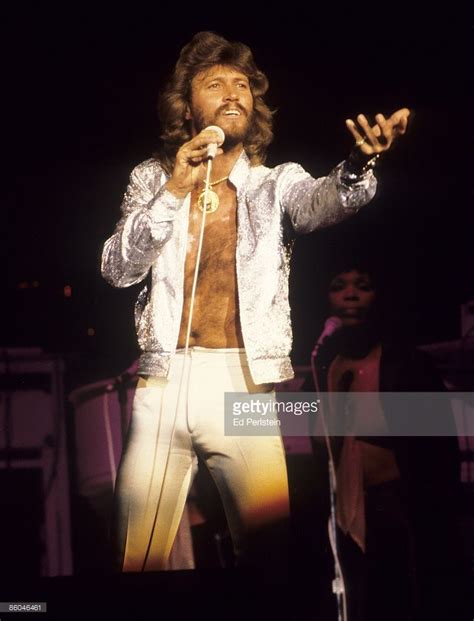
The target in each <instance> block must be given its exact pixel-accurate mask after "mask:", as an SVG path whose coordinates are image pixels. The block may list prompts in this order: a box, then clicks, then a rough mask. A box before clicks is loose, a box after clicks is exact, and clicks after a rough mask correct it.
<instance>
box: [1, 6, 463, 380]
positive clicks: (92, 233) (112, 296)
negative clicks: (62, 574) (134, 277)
mask: <svg viewBox="0 0 474 621" xmlns="http://www.w3.org/2000/svg"><path fill="white" fill-rule="evenodd" d="M252 10H253V7H251V6H247V5H246V6H244V5H241V4H235V3H232V4H229V5H218V6H217V8H215V9H214V8H209V9H207V10H206V9H205V7H204V6H202V5H200V6H199V7H198V8H197V9H196V10H195V11H193V12H190V10H189V9H187V8H184V7H182V10H181V7H176V9H174V10H171V9H170V8H169V7H168V9H166V8H165V7H161V6H157V8H156V9H155V10H154V11H153V12H147V11H146V10H145V9H144V8H143V7H142V6H140V5H135V4H134V5H133V6H127V7H125V8H122V9H119V8H118V6H114V7H113V8H112V7H110V8H108V9H105V8H103V9H100V8H98V7H92V6H90V7H88V6H86V5H84V4H81V7H80V8H77V7H72V6H70V5H69V6H64V7H63V8H61V9H59V8H57V7H56V8H52V7H49V8H48V7H46V8H45V7H44V6H41V7H39V6H38V7H37V6H33V5H27V4H22V5H21V7H19V8H17V9H15V10H11V9H10V10H9V11H5V10H4V14H3V16H2V17H3V19H2V23H3V27H2V29H3V36H2V47H3V48H4V49H3V54H2V55H3V60H4V65H5V70H6V71H5V72H4V89H3V103H4V104H6V109H5V112H4V114H3V121H4V123H3V132H2V133H3V140H2V142H3V147H2V151H3V158H2V159H3V165H2V173H3V175H2V177H3V183H2V186H3V187H2V189H3V192H2V196H1V202H2V205H3V214H4V215H3V218H2V220H3V223H4V225H5V228H4V234H3V236H2V250H3V252H4V253H5V256H4V264H6V265H7V271H6V275H5V277H4V278H3V282H2V289H3V296H2V298H3V305H2V317H3V321H2V324H1V330H2V332H1V335H0V344H1V345H2V346H30V345H35V346H40V347H43V348H44V350H45V351H50V352H57V353H61V354H64V356H65V358H66V361H67V368H68V371H69V387H72V386H73V385H79V384H81V382H82V383H84V382H89V381H94V380H96V379H99V378H102V377H106V376H108V375H112V374H114V373H117V372H119V371H121V370H124V369H125V368H126V367H127V366H128V365H129V364H130V363H131V362H132V361H133V360H134V359H135V358H136V357H137V355H138V352H137V349H136V345H135V332H134V326H133V313H132V305H133V302H134V299H135V297H136V295H137V293H138V289H139V287H132V288H131V289H127V290H114V289H113V288H111V287H110V286H109V285H108V284H107V283H105V281H103V280H102V278H101V276H100V272H99V262H100V254H101V250H102V244H103V242H104V241H105V239H106V238H107V237H108V236H110V235H111V234H112V232H113V227H114V225H115V223H116V221H117V220H118V218H119V206H120V202H121V199H122V195H123V193H124V191H125V188H126V184H127V180H128V176H129V173H130V171H131V169H132V168H133V167H134V166H135V165H136V164H138V163H139V162H140V161H142V160H144V159H146V158H148V157H149V156H150V154H151V152H152V151H153V150H154V148H155V147H156V144H157V137H158V135H159V127H158V122H157V118H156V112H155V108H156V99H157V95H158V92H159V91H160V88H161V87H162V85H163V84H164V81H165V79H166V76H167V75H168V74H169V72H170V71H171V69H172V67H173V64H174V62H175V60H176V58H177V55H178V52H179V50H180V48H181V47H182V46H183V45H184V44H185V43H186V42H187V41H188V40H189V39H190V37H191V36H192V35H193V34H194V33H195V32H197V31H199V30H214V31H216V32H218V33H219V34H222V35H224V36H226V37H227V38H230V39H238V40H242V41H244V42H245V43H247V44H248V45H249V46H250V47H251V48H252V49H253V51H254V54H255V58H256V61H257V63H258V65H259V66H260V67H261V68H262V69H263V70H264V71H265V72H266V73H267V75H268V77H269V80H270V91H269V95H268V101H269V103H270V105H271V106H272V107H274V108H277V109H278V112H277V114H276V117H275V140H274V143H273V144H272V146H271V149H270V153H269V157H268V164H269V165H275V164H278V163H281V162H284V161H290V160H291V161H297V162H299V163H301V164H302V165H303V166H304V167H305V168H306V169H307V170H309V171H310V172H311V173H312V174H313V175H315V176H320V175H323V174H326V173H327V172H329V170H330V169H331V168H332V167H333V166H334V165H335V164H337V163H338V162H339V161H341V160H342V159H343V158H344V157H345V156H346V155H347V153H348V151H349V150H350V147H351V144H352V139H351V137H350V135H349V133H348V132H347V130H346V128H345V124H344V120H345V119H346V118H349V117H352V118H354V117H355V116H356V115H357V114H358V113H359V112H364V113H366V114H369V115H374V114H375V113H376V112H379V111H380V112H383V113H385V114H390V113H391V112H393V111H394V110H395V109H397V108H400V107H404V106H406V107H409V108H410V109H411V110H412V111H413V114H412V117H411V123H410V128H409V132H408V134H407V135H406V136H405V137H404V138H403V139H402V140H400V142H399V143H398V144H397V145H396V148H394V149H393V152H391V153H390V154H388V155H387V156H386V157H385V158H384V161H383V162H382V165H381V167H380V171H379V173H378V178H379V191H378V193H377V196H376V198H375V200H374V201H373V202H372V203H371V204H370V205H368V206H367V207H366V208H364V209H363V210H362V211H361V212H360V214H359V215H358V216H357V217H356V218H353V219H351V220H350V221H348V222H346V223H343V224H341V225H339V226H337V227H334V228H332V229H330V230H326V231H318V232H316V233H314V234H311V235H308V236H305V237H302V238H300V239H298V241H297V243H296V245H295V251H294V261H293V271H292V280H291V292H292V293H291V296H292V308H293V319H294V333H295V342H294V353H293V358H294V361H295V362H296V363H300V364H301V363H302V364H307V363H308V361H309V354H310V351H311V349H312V345H313V343H314V341H315V338H316V337H317V335H318V333H319V332H320V330H321V326H322V322H323V319H324V310H323V305H322V293H321V290H322V282H323V280H324V275H325V274H326V273H327V270H328V269H329V268H330V264H331V262H332V260H333V257H334V256H337V255H338V254H339V253H341V252H346V251H347V249H348V248H353V247H356V248H357V247H363V248H370V249H371V252H372V254H373V255H374V256H375V258H376V263H377V265H378V267H379V268H380V271H381V272H382V274H383V281H384V283H385V284H386V285H387V287H386V290H387V291H388V293H389V296H388V298H387V299H388V300H389V303H388V306H387V308H389V309H391V310H392V311H393V312H392V313H391V315H392V317H395V318H396V321H395V322H394V329H396V330H398V331H399V333H400V334H403V335H405V336H407V338H409V339H411V340H413V341H415V342H416V343H420V344H421V343H430V342H435V341H441V340H449V339H456V338H459V336H460V316H459V315H460V304H461V303H463V302H466V301H467V300H469V299H473V297H474V279H473V277H472V251H471V248H472V226H473V224H474V219H473V214H472V205H471V202H472V201H471V199H472V180H471V178H472V166H471V165H470V159H471V152H472V146H471V143H472V127H471V126H472V121H471V120H470V118H471V115H472V97H471V74H472V64H471V60H470V59H471V58H472V32H473V31H472V27H471V25H470V23H469V20H468V19H467V18H464V17H463V16H462V15H461V16H459V15H458V16H457V19H455V20H454V19H452V18H451V16H450V15H449V13H448V11H445V10H443V14H442V15H440V16H435V17H434V18H433V16H431V18H424V19H423V20H420V21H419V22H417V23H414V21H413V19H412V16H411V15H410V14H409V9H407V8H406V7H404V8H403V9H402V8H401V7H398V6H393V7H391V8H390V7H388V8H386V9H384V10H383V12H380V9H379V12H375V13H374V14H372V18H373V19H372V22H371V23H369V21H368V19H367V14H368V13H369V11H368V10H367V11H366V9H364V11H366V13H364V12H363V10H362V9H361V10H360V13H357V12H354V13H353V14H348V13H347V12H346V11H345V10H344V9H343V7H341V6H339V5H338V6H337V7H336V8H334V9H330V8H327V7H321V6H317V7H316V6H312V7H310V8H306V9H302V8H298V7H297V6H296V5H294V6H292V11H291V12H290V11H288V7H285V8H284V9H283V8H282V9H280V10H276V9H271V10H270V8H268V7H267V11H268V15H267V16H266V17H259V18H256V17H255V16H254V15H252ZM262 269H264V266H262ZM66 285H69V286H70V287H71V289H72V295H71V297H65V295H64V287H65V286H66ZM395 324H396V325H395ZM88 331H89V333H88Z"/></svg>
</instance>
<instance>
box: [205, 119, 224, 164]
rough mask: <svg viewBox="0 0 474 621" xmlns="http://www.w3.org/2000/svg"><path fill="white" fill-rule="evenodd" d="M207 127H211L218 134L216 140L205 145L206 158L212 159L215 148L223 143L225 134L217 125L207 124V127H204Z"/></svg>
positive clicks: (214, 154) (215, 151)
mask: <svg viewBox="0 0 474 621" xmlns="http://www.w3.org/2000/svg"><path fill="white" fill-rule="evenodd" d="M208 129H212V130H213V131H215V132H217V133H218V134H219V140H218V142H210V143H209V144H208V145H207V153H206V159H209V160H213V159H214V158H215V157H216V153H217V149H218V148H219V147H220V146H221V144H223V143H224V140H225V134H224V132H223V130H222V129H221V128H220V127H219V126H218V125H209V127H206V130H208Z"/></svg>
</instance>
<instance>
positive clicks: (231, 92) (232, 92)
mask: <svg viewBox="0 0 474 621" xmlns="http://www.w3.org/2000/svg"><path fill="white" fill-rule="evenodd" d="M238 98H239V92H238V91H237V89H236V88H235V87H233V86H228V87H227V89H226V91H225V93H224V99H225V100H226V101H236V100H237V99H238Z"/></svg>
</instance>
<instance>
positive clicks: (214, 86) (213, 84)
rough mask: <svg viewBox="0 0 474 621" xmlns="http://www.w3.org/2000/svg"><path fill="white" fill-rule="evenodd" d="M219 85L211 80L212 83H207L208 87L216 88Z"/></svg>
mask: <svg viewBox="0 0 474 621" xmlns="http://www.w3.org/2000/svg"><path fill="white" fill-rule="evenodd" d="M218 86H219V83H218V82H213V83H212V84H209V88H213V89H216V88H217V87H218Z"/></svg>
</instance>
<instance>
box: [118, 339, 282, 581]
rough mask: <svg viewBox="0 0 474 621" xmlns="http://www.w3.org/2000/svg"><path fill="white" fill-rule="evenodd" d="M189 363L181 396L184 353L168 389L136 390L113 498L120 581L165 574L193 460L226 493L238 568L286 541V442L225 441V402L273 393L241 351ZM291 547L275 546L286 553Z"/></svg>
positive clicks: (212, 352) (214, 352)
mask: <svg viewBox="0 0 474 621" xmlns="http://www.w3.org/2000/svg"><path fill="white" fill-rule="evenodd" d="M187 358H188V359H187V362H186V369H185V371H186V372H185V375H184V378H183V381H182V383H181V390H180V391H179V386H180V379H181V373H182V369H183V363H184V353H182V352H177V354H176V355H175V357H174V358H173V361H172V363H171V368H170V372H169V376H168V378H167V379H164V378H149V379H148V380H145V379H142V378H141V379H140V381H139V383H138V386H137V390H136V394H135V399H134V403H133V413H132V420H131V425H130V429H129V433H128V437H127V443H126V446H125V450H124V453H123V455H122V459H121V463H120V467H119V472H118V476H117V485H116V494H115V520H114V522H115V539H116V542H115V543H116V544H117V546H118V550H117V551H118V557H119V566H120V568H121V570H122V571H156V570H160V569H164V568H165V566H166V562H167V559H168V557H169V554H170V551H171V548H172V545H173V541H174V538H175V535H176V532H177V529H178V526H179V522H180V519H181V515H182V512H183V509H184V506H185V502H186V497H187V494H188V490H189V487H190V484H191V470H192V460H193V456H194V454H195V453H197V454H198V455H199V456H200V457H201V458H202V460H203V461H204V462H205V463H206V465H207V467H208V468H209V470H210V473H211V475H212V477H213V479H214V481H215V483H216V485H217V488H218V490H219V492H220V495H221V498H222V502H223V505H224V509H225V512H226V516H227V521H228V525H229V530H230V533H231V536H232V541H233V545H234V550H235V553H236V557H237V560H238V561H239V559H244V562H245V559H246V557H248V558H249V559H252V550H251V548H252V547H255V543H257V547H258V542H259V541H261V539H262V536H263V538H265V536H267V535H268V533H270V532H272V529H274V530H273V532H274V533H280V534H281V532H286V525H287V518H288V514H289V501H288V481H287V474H286V464H285V454H284V450H283V445H282V440H281V437H280V436H279V435H278V436H226V435H224V393H225V392H250V393H254V392H270V391H272V390H273V386H272V385H269V384H265V385H255V384H254V383H253V382H252V379H251V377H250V372H249V369H248V365H247V358H246V355H245V352H244V350H239V349H231V350H229V349H227V350H226V349H205V348H198V347H194V348H192V349H191V350H190V351H189V352H188V357H187ZM178 392H180V398H179V405H178V407H177V403H178ZM173 427H174V429H173ZM279 529H283V530H279ZM272 536H274V535H272ZM277 536H278V537H279V536H280V535H277ZM284 538H285V535H283V536H282V540H281V541H280V542H278V541H273V544H272V545H273V546H278V545H282V546H284V545H285V541H284ZM273 552H274V553H275V549H273ZM264 554H265V555H266V553H264ZM248 562H250V563H251V562H252V560H250V561H248Z"/></svg>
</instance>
